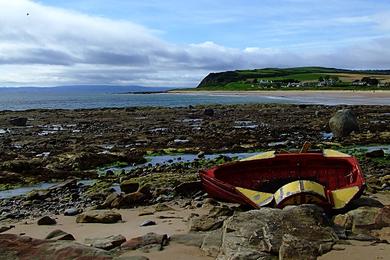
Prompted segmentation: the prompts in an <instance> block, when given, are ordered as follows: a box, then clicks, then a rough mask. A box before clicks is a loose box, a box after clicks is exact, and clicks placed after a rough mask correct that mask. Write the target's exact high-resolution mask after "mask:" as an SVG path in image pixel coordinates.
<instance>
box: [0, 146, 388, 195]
mask: <svg viewBox="0 0 390 260" xmlns="http://www.w3.org/2000/svg"><path fill="white" fill-rule="evenodd" d="M355 149H362V150H366V151H368V152H370V151H373V150H378V149H382V150H384V152H385V153H386V154H390V145H388V144H385V145H370V146H358V147H355ZM258 153H259V152H252V153H218V154H206V155H205V157H204V159H206V160H212V159H215V158H217V157H218V156H221V155H224V156H228V157H231V158H237V159H243V158H246V157H250V156H253V155H255V154H258ZM197 158H198V156H197V155H196V154H179V155H157V156H146V159H147V162H146V163H144V164H139V165H135V166H127V167H109V168H105V169H104V170H103V171H104V172H105V171H107V170H112V171H114V172H116V171H121V170H122V169H124V170H125V171H129V170H131V169H134V168H137V167H145V166H148V165H151V166H156V165H162V164H172V163H178V162H192V161H194V160H195V159H197ZM101 171H102V170H101ZM78 183H79V184H83V185H93V184H94V183H95V180H80V181H78ZM56 184H59V183H58V182H54V183H48V182H42V183H39V184H35V185H31V186H25V187H20V188H15V189H10V190H4V191H0V199H6V198H12V197H16V196H21V195H24V194H27V193H28V192H30V191H32V190H39V189H48V188H50V187H52V186H54V185H56ZM112 188H113V189H115V190H116V191H117V192H120V187H119V184H113V186H112Z"/></svg>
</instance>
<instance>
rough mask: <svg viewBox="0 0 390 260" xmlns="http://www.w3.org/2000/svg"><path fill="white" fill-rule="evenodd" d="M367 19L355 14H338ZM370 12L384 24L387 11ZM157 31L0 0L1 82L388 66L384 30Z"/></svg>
mask: <svg viewBox="0 0 390 260" xmlns="http://www.w3.org/2000/svg"><path fill="white" fill-rule="evenodd" d="M27 13H29V15H27ZM340 19H341V18H340ZM369 20H370V19H369V18H367V17H360V18H359V17H355V18H342V19H341V20H340V21H339V22H344V23H356V22H367V21H369ZM377 20H378V23H379V22H380V23H381V24H382V26H383V27H387V26H389V27H390V25H388V24H387V23H389V20H388V19H386V18H384V17H382V16H380V17H378V18H377ZM389 24H390V23H389ZM158 35H159V32H156V31H155V30H152V29H149V28H146V27H144V26H142V25H139V24H135V23H132V22H129V21H121V20H112V19H107V18H102V17H96V16H90V15H86V14H82V13H77V12H73V11H69V10H65V9H60V8H54V7H49V6H45V5H42V4H40V3H38V2H33V1H30V0H12V1H9V0H0V70H1V74H0V84H1V85H25V84H29V85H61V84H84V83H85V84H92V83H99V84H142V85H154V86H156V85H159V86H195V85H196V84H197V83H198V82H199V81H200V80H201V79H202V77H204V76H205V75H207V74H208V73H209V72H211V71H223V70H233V69H247V68H260V67H277V66H281V67H286V66H305V65H323V66H332V67H338V66H343V67H349V68H364V67H368V66H370V67H373V68H376V67H390V58H389V57H390V53H389V51H387V47H386V46H388V45H387V44H385V43H388V39H386V38H384V37H383V39H377V40H375V43H376V44H375V46H373V47H371V46H372V41H365V42H364V43H360V44H358V45H356V46H353V48H347V47H346V48H343V49H340V50H337V49H335V50H333V51H328V50H327V51H321V50H316V49H315V48H311V49H310V51H309V52H305V51H304V49H303V48H300V49H294V51H289V50H286V49H278V48H272V47H270V48H259V47H255V46H254V47H247V48H244V49H239V48H228V47H226V46H222V45H219V44H217V43H215V42H211V41H205V42H203V43H197V44H188V45H177V44H174V43H170V42H166V41H164V40H162V39H160V38H159V37H158Z"/></svg>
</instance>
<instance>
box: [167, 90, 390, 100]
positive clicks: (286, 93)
mask: <svg viewBox="0 0 390 260" xmlns="http://www.w3.org/2000/svg"><path fill="white" fill-rule="evenodd" d="M168 93H169V94H199V95H237V96H247V95H259V96H278V97H294V96H295V97H299V96H313V95H317V94H321V95H324V96H329V97H336V96H337V97H340V94H341V95H342V96H345V97H356V96H363V97H380V98H390V90H375V91H373V90H356V91H355V90H247V91H246V90H245V91H240V90H232V91H229V90H226V91H221V90H171V91H168Z"/></svg>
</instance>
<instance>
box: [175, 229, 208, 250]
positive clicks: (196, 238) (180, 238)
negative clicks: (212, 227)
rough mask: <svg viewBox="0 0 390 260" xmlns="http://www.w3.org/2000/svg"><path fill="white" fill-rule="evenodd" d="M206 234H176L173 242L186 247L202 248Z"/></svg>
mask: <svg viewBox="0 0 390 260" xmlns="http://www.w3.org/2000/svg"><path fill="white" fill-rule="evenodd" d="M205 236H206V234H205V233H200V232H191V233H188V234H176V235H173V236H172V237H171V241H172V242H175V243H178V244H183V245H186V246H195V247H201V246H202V244H203V240H204V238H205Z"/></svg>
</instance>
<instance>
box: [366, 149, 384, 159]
mask: <svg viewBox="0 0 390 260" xmlns="http://www.w3.org/2000/svg"><path fill="white" fill-rule="evenodd" d="M384 156H385V151H383V150H382V149H378V150H373V151H370V152H366V157H368V158H379V157H384Z"/></svg>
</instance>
